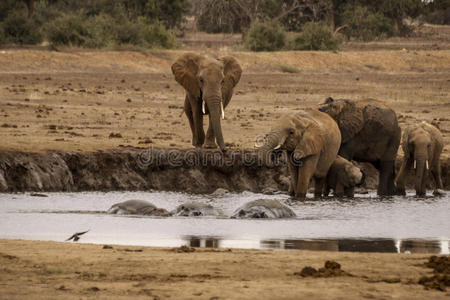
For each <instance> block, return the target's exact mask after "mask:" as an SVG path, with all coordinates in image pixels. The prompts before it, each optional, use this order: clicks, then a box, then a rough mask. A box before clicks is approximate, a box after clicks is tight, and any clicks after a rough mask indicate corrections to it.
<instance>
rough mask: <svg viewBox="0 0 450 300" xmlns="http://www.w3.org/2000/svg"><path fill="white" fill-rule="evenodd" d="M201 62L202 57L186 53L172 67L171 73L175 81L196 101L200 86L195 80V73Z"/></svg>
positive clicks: (198, 96)
mask: <svg viewBox="0 0 450 300" xmlns="http://www.w3.org/2000/svg"><path fill="white" fill-rule="evenodd" d="M201 60H202V57H201V56H200V55H197V54H194V53H186V54H184V55H183V56H181V57H180V58H178V59H177V61H175V62H174V63H173V65H172V73H173V75H174V76H175V80H176V81H177V82H178V83H179V84H180V85H181V86H182V87H184V89H185V90H186V91H187V92H188V93H189V94H191V95H192V96H194V97H195V98H196V99H198V98H200V86H199V83H198V80H197V73H198V70H199V66H200V61H201Z"/></svg>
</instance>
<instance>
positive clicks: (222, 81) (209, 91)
mask: <svg viewBox="0 0 450 300" xmlns="http://www.w3.org/2000/svg"><path fill="white" fill-rule="evenodd" d="M172 73H173V74H174V76H175V80H176V81H177V82H178V83H179V84H180V85H181V86H182V87H183V88H184V89H185V90H186V98H185V102H184V111H185V113H186V116H187V117H188V119H189V125H190V127H191V131H192V145H194V146H195V147H202V146H203V145H204V146H205V147H206V148H216V147H217V146H216V142H217V144H218V145H219V147H220V149H221V150H222V151H223V150H225V142H224V138H223V134H222V127H221V125H220V118H221V117H222V119H223V118H224V115H225V112H224V109H225V108H226V107H227V105H228V103H229V102H230V100H231V96H232V95H233V88H234V87H235V86H236V84H238V82H239V80H240V78H241V74H242V69H241V67H240V66H239V64H238V62H237V61H236V59H234V58H233V57H231V56H225V57H222V58H219V59H211V58H207V57H204V56H200V55H197V54H194V53H187V54H184V55H183V56H181V57H180V58H178V60H177V61H176V62H175V63H174V64H173V65H172ZM203 115H209V127H208V131H207V132H206V142H205V132H204V130H203Z"/></svg>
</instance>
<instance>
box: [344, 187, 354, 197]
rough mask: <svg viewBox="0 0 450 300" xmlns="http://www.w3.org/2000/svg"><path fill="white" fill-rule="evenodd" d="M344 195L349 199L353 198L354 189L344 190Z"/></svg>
mask: <svg viewBox="0 0 450 300" xmlns="http://www.w3.org/2000/svg"><path fill="white" fill-rule="evenodd" d="M344 195H345V196H346V197H350V198H353V197H355V187H348V188H344Z"/></svg>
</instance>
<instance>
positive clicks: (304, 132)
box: [259, 109, 341, 198]
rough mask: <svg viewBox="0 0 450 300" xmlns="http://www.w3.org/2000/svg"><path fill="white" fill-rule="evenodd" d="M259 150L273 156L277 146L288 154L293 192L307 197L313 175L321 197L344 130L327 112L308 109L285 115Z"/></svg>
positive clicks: (296, 196)
mask: <svg viewBox="0 0 450 300" xmlns="http://www.w3.org/2000/svg"><path fill="white" fill-rule="evenodd" d="M264 140H265V142H264V145H263V146H261V147H259V151H260V152H261V153H263V155H264V156H265V158H264V159H269V157H270V155H269V154H270V152H271V151H273V150H275V149H282V150H285V151H286V152H287V154H288V167H289V174H290V180H291V185H290V192H291V194H292V195H293V196H295V198H305V197H306V193H307V191H308V185H309V182H310V179H311V178H314V180H315V190H314V195H315V196H316V197H321V196H322V193H323V186H324V182H325V178H326V176H327V173H328V170H329V168H330V166H331V164H332V163H333V161H334V160H335V159H336V156H337V153H338V151H339V145H340V144H341V133H340V131H339V128H338V126H337V124H336V122H335V121H334V120H333V119H332V118H331V117H330V116H329V115H328V114H326V113H323V112H320V111H318V110H316V109H305V110H303V111H301V112H299V113H297V114H295V115H291V116H287V117H282V118H280V119H279V120H278V122H277V123H276V125H275V126H274V127H273V128H272V129H271V131H270V132H269V133H268V134H267V135H266V136H265V139H264Z"/></svg>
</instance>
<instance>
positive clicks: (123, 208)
mask: <svg viewBox="0 0 450 300" xmlns="http://www.w3.org/2000/svg"><path fill="white" fill-rule="evenodd" d="M107 213H109V214H118V215H146V216H162V217H167V216H171V215H172V214H171V213H170V212H168V211H167V210H165V209H163V208H157V207H156V206H155V205H153V204H152V203H150V202H147V201H144V200H128V201H125V202H120V203H116V204H114V205H113V206H111V208H110V209H108V210H107Z"/></svg>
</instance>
